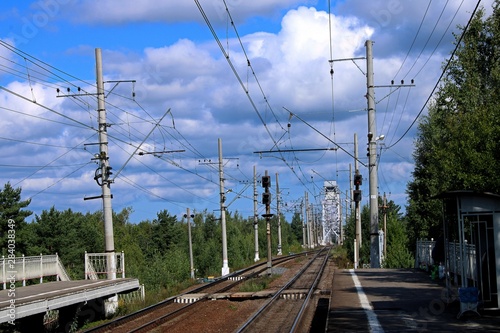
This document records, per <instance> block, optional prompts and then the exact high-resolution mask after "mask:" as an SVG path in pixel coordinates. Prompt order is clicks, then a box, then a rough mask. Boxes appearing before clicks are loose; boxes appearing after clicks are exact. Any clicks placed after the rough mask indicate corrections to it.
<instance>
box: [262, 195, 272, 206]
mask: <svg viewBox="0 0 500 333" xmlns="http://www.w3.org/2000/svg"><path fill="white" fill-rule="evenodd" d="M262 203H263V204H264V205H266V206H267V205H270V204H271V193H269V192H264V193H262Z"/></svg>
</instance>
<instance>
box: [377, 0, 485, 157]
mask: <svg viewBox="0 0 500 333" xmlns="http://www.w3.org/2000/svg"><path fill="white" fill-rule="evenodd" d="M480 4H481V0H478V1H477V3H476V6H475V8H474V10H473V11H472V13H471V16H470V18H469V20H468V22H467V24H466V26H465V27H464V29H463V31H462V33H461V34H460V37H459V39H458V41H457V43H456V45H455V48H454V49H453V52H452V53H451V55H450V57H449V58H448V61H447V62H446V65H445V66H444V68H443V70H442V72H441V75H440V76H439V78H438V80H437V81H436V84H435V85H434V87H433V88H432V91H431V92H430V94H429V96H428V97H427V99H426V101H425V102H424V104H423V105H422V107H421V109H420V111H419V112H418V114H417V115H416V117H415V118H414V119H413V121H412V122H411V124H410V126H408V128H407V129H406V131H405V132H404V133H403V134H402V135H401V136H400V138H399V139H398V140H396V142H394V143H392V144H391V145H390V146H389V147H388V148H387V149H390V148H392V147H394V146H395V145H397V144H398V143H399V142H400V141H401V140H402V139H403V138H404V137H405V136H406V134H408V132H409V131H410V129H411V128H412V127H413V125H415V123H416V122H417V120H418V118H419V117H420V115H421V114H422V113H423V112H424V110H425V107H426V106H427V104H428V103H429V101H430V100H431V98H432V96H433V95H434V92H435V91H436V89H437V87H438V86H439V83H440V82H441V80H442V78H443V76H444V75H445V73H446V72H447V71H448V67H449V66H450V64H451V60H452V59H453V58H454V57H455V53H456V52H457V50H458V47H459V46H460V44H461V42H462V39H463V37H464V36H465V33H466V32H467V30H468V28H469V25H470V23H471V22H472V20H473V18H474V16H475V15H476V13H477V10H478V9H479V6H480Z"/></svg>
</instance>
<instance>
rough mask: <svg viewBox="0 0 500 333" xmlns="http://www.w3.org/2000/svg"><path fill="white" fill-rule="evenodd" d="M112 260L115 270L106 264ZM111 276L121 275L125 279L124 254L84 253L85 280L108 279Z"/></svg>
mask: <svg viewBox="0 0 500 333" xmlns="http://www.w3.org/2000/svg"><path fill="white" fill-rule="evenodd" d="M111 260H114V262H115V263H116V265H115V266H116V268H115V269H112V268H111V267H110V266H112V265H108V263H109V262H110V261H111ZM111 275H116V276H118V275H121V277H122V278H125V254H124V253H123V252H114V253H87V252H85V280H100V279H108V278H109V276H111Z"/></svg>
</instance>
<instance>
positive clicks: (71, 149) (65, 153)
mask: <svg viewBox="0 0 500 333" xmlns="http://www.w3.org/2000/svg"><path fill="white" fill-rule="evenodd" d="M94 136H95V133H94V134H92V135H91V136H90V137H88V138H87V139H85V140H83V141H82V142H80V143H79V144H77V145H76V146H74V147H72V148H70V149H68V150H67V151H66V152H64V153H63V154H61V155H59V156H58V157H56V158H55V159H53V160H52V161H51V162H49V163H47V164H45V165H44V166H42V167H41V168H39V169H38V170H36V171H35V172H33V173H31V174H30V175H28V176H26V177H24V178H23V179H21V180H20V181H18V182H17V183H15V184H14V185H13V187H15V186H17V185H18V184H21V183H22V182H24V181H25V180H26V179H29V178H31V177H33V176H34V175H36V174H37V173H38V172H40V171H42V170H44V169H45V168H47V167H49V166H50V165H51V164H53V163H54V162H55V161H58V160H59V159H61V158H62V157H64V156H66V155H67V154H69V153H70V152H72V151H74V150H76V149H77V148H78V146H81V145H83V144H84V143H85V142H87V141H88V140H90V139H91V138H93V137H94ZM79 169H81V168H79ZM79 169H78V170H79ZM53 185H54V184H53ZM44 191H45V190H44ZM42 192H43V191H42ZM40 193H41V192H40ZM37 194H38V193H37Z"/></svg>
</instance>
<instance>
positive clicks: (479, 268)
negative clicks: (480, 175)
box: [436, 191, 500, 317]
mask: <svg viewBox="0 0 500 333" xmlns="http://www.w3.org/2000/svg"><path fill="white" fill-rule="evenodd" d="M436 198H439V199H442V201H443V237H442V241H440V242H436V247H439V248H437V249H436V250H438V251H443V253H444V266H445V271H446V273H447V274H446V285H447V287H448V288H449V290H452V289H458V296H459V300H460V313H459V315H458V316H459V317H460V316H461V315H462V314H463V313H464V312H466V311H476V312H477V309H478V308H481V309H485V310H490V309H495V310H496V309H499V304H500V298H499V295H498V290H499V289H500V195H497V194H492V193H479V192H473V191H451V192H445V193H442V194H440V195H438V196H437V197H436Z"/></svg>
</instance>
